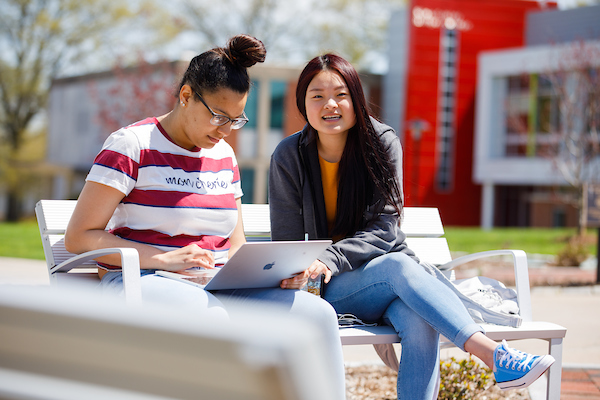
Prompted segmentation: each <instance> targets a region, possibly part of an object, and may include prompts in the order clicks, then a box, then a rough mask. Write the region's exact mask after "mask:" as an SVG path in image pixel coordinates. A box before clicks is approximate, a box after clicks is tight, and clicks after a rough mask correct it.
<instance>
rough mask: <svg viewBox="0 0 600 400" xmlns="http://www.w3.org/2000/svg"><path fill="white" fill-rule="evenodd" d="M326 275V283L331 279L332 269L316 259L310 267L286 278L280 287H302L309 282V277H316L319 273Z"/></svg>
mask: <svg viewBox="0 0 600 400" xmlns="http://www.w3.org/2000/svg"><path fill="white" fill-rule="evenodd" d="M321 274H324V275H325V283H327V282H329V280H330V279H331V271H330V270H329V268H327V266H326V265H325V264H323V263H322V262H321V261H319V260H315V261H314V262H313V263H312V264H311V265H310V267H308V269H306V270H305V271H303V272H300V273H299V274H298V275H296V276H294V277H293V278H289V279H284V280H282V281H281V285H280V287H281V288H282V289H302V288H303V287H304V285H306V284H307V283H308V278H309V277H310V278H311V279H316V278H318V277H319V275H321Z"/></svg>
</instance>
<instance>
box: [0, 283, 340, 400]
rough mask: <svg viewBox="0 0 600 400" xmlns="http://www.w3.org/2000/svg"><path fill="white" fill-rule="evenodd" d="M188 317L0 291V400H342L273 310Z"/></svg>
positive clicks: (81, 295) (294, 325)
mask: <svg viewBox="0 0 600 400" xmlns="http://www.w3.org/2000/svg"><path fill="white" fill-rule="evenodd" d="M228 309H229V308H228ZM192 312H193V311H192V310H189V309H188V310H186V309H185V308H181V309H179V310H175V309H172V308H164V307H159V306H155V305H152V306H150V305H148V306H143V307H139V306H138V307H131V306H127V305H126V304H125V303H124V302H123V301H122V300H119V299H117V298H113V297H107V296H101V295H99V294H98V293H96V292H95V291H89V290H81V289H78V288H69V287H68V286H65V287H62V288H61V289H60V290H56V289H53V288H52V287H19V286H4V287H2V288H1V290H0V338H1V339H2V340H0V398H27V399H61V400H69V399H77V400H80V399H88V400H89V399H103V400H104V399H111V400H114V399H211V400H212V399H215V400H219V399H240V398H243V399H306V400H309V399H310V400H316V399H327V400H330V399H341V398H343V396H344V394H343V393H334V392H333V391H334V389H335V388H334V387H333V385H331V382H332V378H331V376H330V375H331V372H330V371H329V369H328V368H327V367H326V366H327V361H326V360H328V359H330V356H329V353H328V349H326V348H325V347H323V346H322V345H321V343H323V339H322V337H321V333H320V331H319V329H318V327H316V326H315V325H314V324H312V323H311V322H310V321H305V320H299V319H296V318H292V317H290V316H289V315H288V314H285V313H282V312H279V311H278V310H274V309H262V310H257V309H255V308H252V309H235V310H231V314H230V315H231V319H230V320H228V321H223V320H222V319H221V320H203V321H197V320H196V319H195V318H190V315H191V313H192Z"/></svg>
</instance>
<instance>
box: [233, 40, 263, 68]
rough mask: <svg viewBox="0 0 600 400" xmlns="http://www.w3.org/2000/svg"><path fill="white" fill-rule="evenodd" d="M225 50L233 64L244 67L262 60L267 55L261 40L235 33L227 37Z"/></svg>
mask: <svg viewBox="0 0 600 400" xmlns="http://www.w3.org/2000/svg"><path fill="white" fill-rule="evenodd" d="M226 52H227V55H228V56H229V59H230V60H231V62H232V63H233V64H234V65H239V66H241V67H244V68H249V67H251V66H253V65H254V64H256V63H259V62H260V63H261V62H264V61H265V57H266V56H267V49H266V48H265V45H264V44H263V42H261V41H260V40H258V39H256V38H255V37H252V36H250V35H237V36H234V37H232V38H231V39H229V42H227V49H226Z"/></svg>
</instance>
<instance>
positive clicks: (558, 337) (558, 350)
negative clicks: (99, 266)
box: [36, 200, 566, 400]
mask: <svg viewBox="0 0 600 400" xmlns="http://www.w3.org/2000/svg"><path fill="white" fill-rule="evenodd" d="M75 204H76V201H74V200H41V201H40V202H38V204H37V205H36V215H37V218H38V224H39V227H40V234H41V237H42V243H43V246H44V252H45V255H46V262H47V264H48V271H49V274H50V280H51V282H52V283H55V282H60V281H63V280H68V279H73V278H74V277H76V278H77V279H81V277H82V276H89V275H90V274H91V275H92V277H91V279H97V274H96V273H95V272H96V270H95V268H93V269H92V270H91V271H90V269H89V268H90V267H94V263H93V261H92V259H93V258H94V257H98V256H99V255H100V253H97V252H96V253H92V254H88V253H86V254H83V255H79V256H76V255H74V254H70V253H68V252H66V250H65V249H64V241H63V236H64V231H65V229H66V227H67V224H68V221H69V219H70V217H71V214H72V212H73V209H74V208H75ZM242 217H243V223H244V232H245V233H246V237H247V238H248V240H269V238H270V231H271V226H270V217H269V206H268V205H267V204H243V205H242ZM402 230H403V232H404V233H405V234H406V235H407V243H408V245H409V247H410V248H411V249H412V250H413V251H414V252H415V253H416V254H417V256H418V257H419V258H420V259H421V260H423V261H427V262H429V263H431V264H434V265H436V266H438V268H439V269H440V270H442V271H448V272H449V271H451V270H452V269H453V268H455V267H456V266H459V265H462V264H465V263H467V262H469V261H473V260H476V259H481V258H486V257H491V256H499V255H511V256H512V259H513V262H514V269H515V282H516V292H517V296H518V304H519V308H520V313H521V317H522V318H523V323H522V324H521V326H520V327H519V328H511V327H506V326H499V325H491V324H484V325H483V326H484V328H485V330H486V335H487V336H488V337H489V338H491V339H493V340H496V341H500V340H502V339H506V340H520V339H540V340H545V341H547V342H548V351H549V353H550V354H551V355H552V356H553V357H554V358H555V359H556V362H555V363H554V365H553V366H552V367H551V368H550V369H549V371H548V385H547V395H546V398H547V399H553V400H558V399H559V398H560V384H561V369H562V342H563V338H564V337H565V335H566V328H564V327H562V326H560V325H557V324H553V323H550V322H542V321H533V318H532V311H531V297H530V291H529V275H528V270H527V257H526V254H525V253H524V252H523V251H521V250H494V251H486V252H481V253H475V254H470V255H467V256H463V257H460V258H457V259H455V260H452V257H451V255H450V249H449V247H448V243H447V241H446V239H445V238H443V237H442V236H443V234H444V228H443V225H442V221H441V218H440V215H439V212H438V210H437V208H421V207H405V208H404V219H403V221H402ZM131 250H133V249H106V250H102V251H101V252H103V254H106V252H107V251H110V252H120V253H121V254H122V255H123V257H124V264H125V263H128V264H130V265H126V267H125V269H126V270H127V272H128V276H130V277H131V279H130V280H129V281H126V282H125V285H126V289H125V290H126V296H127V297H128V299H130V301H132V302H137V301H139V300H140V298H141V297H140V294H139V283H138V284H137V287H136V283H135V279H134V278H135V274H136V273H137V276H139V262H138V261H136V260H134V259H135V254H133V255H131V254H130V251H131ZM128 251H129V252H128ZM133 251H134V252H135V250H133ZM132 259H133V260H132ZM81 260H83V261H85V263H84V264H83V265H77V264H80V262H81ZM136 263H137V265H136ZM86 267H87V269H86V270H85V271H86V273H84V274H81V273H76V272H75V271H77V270H79V269H81V268H86ZM129 270H130V271H129ZM136 271H137V272H136ZM88 279H89V278H88ZM340 336H341V340H342V344H343V345H359V344H388V343H399V342H400V340H399V338H398V335H397V334H396V332H395V331H394V329H393V328H392V327H389V326H375V327H356V326H354V327H341V328H340ZM440 346H442V347H447V346H452V344H451V343H446V342H442V343H440Z"/></svg>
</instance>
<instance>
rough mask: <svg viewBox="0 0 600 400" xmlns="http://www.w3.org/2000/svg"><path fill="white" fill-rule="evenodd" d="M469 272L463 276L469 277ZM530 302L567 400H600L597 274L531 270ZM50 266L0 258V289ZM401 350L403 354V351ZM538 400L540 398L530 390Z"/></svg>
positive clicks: (542, 349) (356, 351)
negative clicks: (560, 332)
mask: <svg viewBox="0 0 600 400" xmlns="http://www.w3.org/2000/svg"><path fill="white" fill-rule="evenodd" d="M485 268H490V270H487V271H485V275H486V276H491V277H495V278H496V279H499V280H501V281H504V282H505V283H507V284H508V285H510V280H508V281H507V280H503V279H502V278H503V277H504V276H508V271H507V270H506V268H505V267H503V266H502V265H496V266H495V267H494V266H492V267H489V266H486V267H485ZM469 273H470V272H469V270H465V271H462V272H461V274H465V275H469ZM530 280H531V283H532V286H533V288H532V291H531V300H532V308H533V313H534V318H535V319H538V320H546V321H552V322H555V323H557V324H560V325H563V326H565V327H567V336H566V338H565V341H564V347H563V366H564V369H563V375H562V378H563V379H562V393H561V399H562V400H584V399H587V400H592V399H593V400H600V318H599V317H600V311H599V310H600V286H593V283H594V282H595V271H584V270H580V269H579V268H565V267H560V268H556V267H540V268H530ZM544 282H545V283H550V282H552V283H554V284H555V285H556V284H577V285H586V286H569V287H560V286H541V285H540V284H544ZM48 283H49V279H48V274H47V272H46V263H45V262H44V261H39V260H25V259H15V258H1V257H0V284H17V285H23V284H27V285H47V284H48ZM513 346H514V347H517V348H518V349H520V350H524V351H528V352H531V353H537V354H542V353H547V346H546V342H543V341H540V340H522V341H518V342H514V343H513ZM399 350H400V349H398V351H399ZM441 356H442V358H448V357H451V356H454V357H458V358H459V357H463V356H464V353H463V352H461V351H460V350H457V349H446V350H442V354H441ZM344 358H345V360H346V362H347V363H380V362H381V361H380V360H379V357H378V356H377V354H376V353H375V351H374V350H373V348H372V347H371V346H344ZM530 395H531V397H532V399H533V400H537V399H538V398H539V396H538V395H536V393H535V390H534V389H532V390H530Z"/></svg>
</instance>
